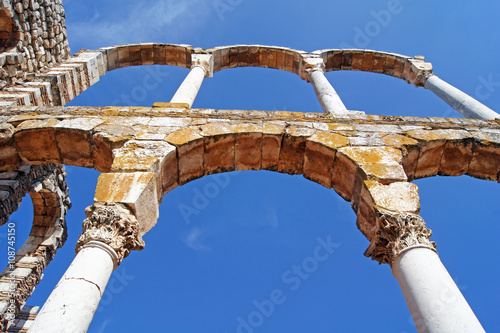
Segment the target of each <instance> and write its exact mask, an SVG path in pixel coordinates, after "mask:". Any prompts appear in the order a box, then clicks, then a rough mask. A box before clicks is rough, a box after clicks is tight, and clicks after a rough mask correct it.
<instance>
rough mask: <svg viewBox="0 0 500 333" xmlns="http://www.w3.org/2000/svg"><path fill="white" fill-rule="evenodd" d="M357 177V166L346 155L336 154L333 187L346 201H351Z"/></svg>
mask: <svg viewBox="0 0 500 333" xmlns="http://www.w3.org/2000/svg"><path fill="white" fill-rule="evenodd" d="M355 177H357V166H356V164H355V163H354V162H353V161H352V160H351V159H350V158H349V157H347V156H346V155H345V154H343V153H341V152H338V151H337V153H336V154H335V162H334V165H333V177H332V187H333V189H334V190H335V192H337V193H338V194H339V195H340V196H341V197H342V198H343V199H344V200H346V201H351V197H352V190H353V187H354V179H355Z"/></svg>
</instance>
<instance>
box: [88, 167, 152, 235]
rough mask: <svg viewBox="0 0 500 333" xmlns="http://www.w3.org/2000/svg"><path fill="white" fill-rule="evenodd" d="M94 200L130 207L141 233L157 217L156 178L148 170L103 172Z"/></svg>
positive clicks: (149, 226) (144, 231) (148, 228)
mask: <svg viewBox="0 0 500 333" xmlns="http://www.w3.org/2000/svg"><path fill="white" fill-rule="evenodd" d="M94 202H118V203H123V204H126V205H128V206H129V207H131V208H132V209H133V211H134V213H135V215H136V217H137V220H138V222H139V225H140V230H141V235H143V234H145V233H146V232H147V231H148V230H150V229H151V228H152V227H153V226H154V225H155V224H156V220H157V219H158V216H159V214H158V196H157V190H156V180H155V177H154V175H153V174H152V173H149V172H130V173H103V174H101V175H100V176H99V179H98V181H97V188H96V191H95V197H94Z"/></svg>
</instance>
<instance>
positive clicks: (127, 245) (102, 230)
mask: <svg viewBox="0 0 500 333" xmlns="http://www.w3.org/2000/svg"><path fill="white" fill-rule="evenodd" d="M85 214H86V215H87V218H86V219H85V220H84V221H83V234H82V235H81V236H80V238H79V239H78V243H77V245H76V251H77V252H78V251H79V250H80V249H81V247H82V246H83V245H85V244H87V243H88V242H90V241H98V242H102V243H105V244H107V245H108V246H110V247H111V248H112V249H113V250H114V251H115V252H116V254H117V255H118V264H120V262H121V261H122V259H123V258H125V257H127V256H128V255H129V253H130V251H132V250H137V251H140V250H142V249H143V248H144V241H143V240H142V237H141V234H140V232H139V223H138V222H137V219H136V218H135V216H134V215H133V214H132V212H131V211H130V210H129V209H128V208H127V207H126V206H125V205H123V204H118V203H96V204H94V205H93V206H90V207H88V208H87V209H86V210H85Z"/></svg>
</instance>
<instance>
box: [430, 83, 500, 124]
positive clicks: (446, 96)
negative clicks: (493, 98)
mask: <svg viewBox="0 0 500 333" xmlns="http://www.w3.org/2000/svg"><path fill="white" fill-rule="evenodd" d="M425 88H427V89H429V90H430V91H432V92H433V93H435V94H436V95H438V96H439V97H440V98H441V99H442V100H443V101H445V102H446V103H448V105H450V106H451V107H452V108H454V109H455V110H456V111H457V112H459V113H460V114H461V115H463V116H464V117H466V118H474V119H500V114H498V113H496V112H495V111H493V110H492V109H490V108H489V107H487V106H485V105H484V104H482V103H480V102H478V101H477V100H476V99H474V98H472V97H470V96H469V95H467V94H466V93H464V92H462V91H460V90H459V89H457V88H455V87H454V86H452V85H450V84H448V83H446V82H445V81H443V80H441V79H440V78H439V77H437V76H436V75H431V76H429V77H428V78H427V80H426V81H425Z"/></svg>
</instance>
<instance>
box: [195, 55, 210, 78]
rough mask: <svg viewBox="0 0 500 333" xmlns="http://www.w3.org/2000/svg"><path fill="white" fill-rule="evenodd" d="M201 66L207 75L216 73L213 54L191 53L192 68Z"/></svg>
mask: <svg viewBox="0 0 500 333" xmlns="http://www.w3.org/2000/svg"><path fill="white" fill-rule="evenodd" d="M194 67H201V68H202V69H203V70H204V71H205V77H212V76H213V75H214V58H213V55H211V54H193V55H191V69H193V68H194Z"/></svg>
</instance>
